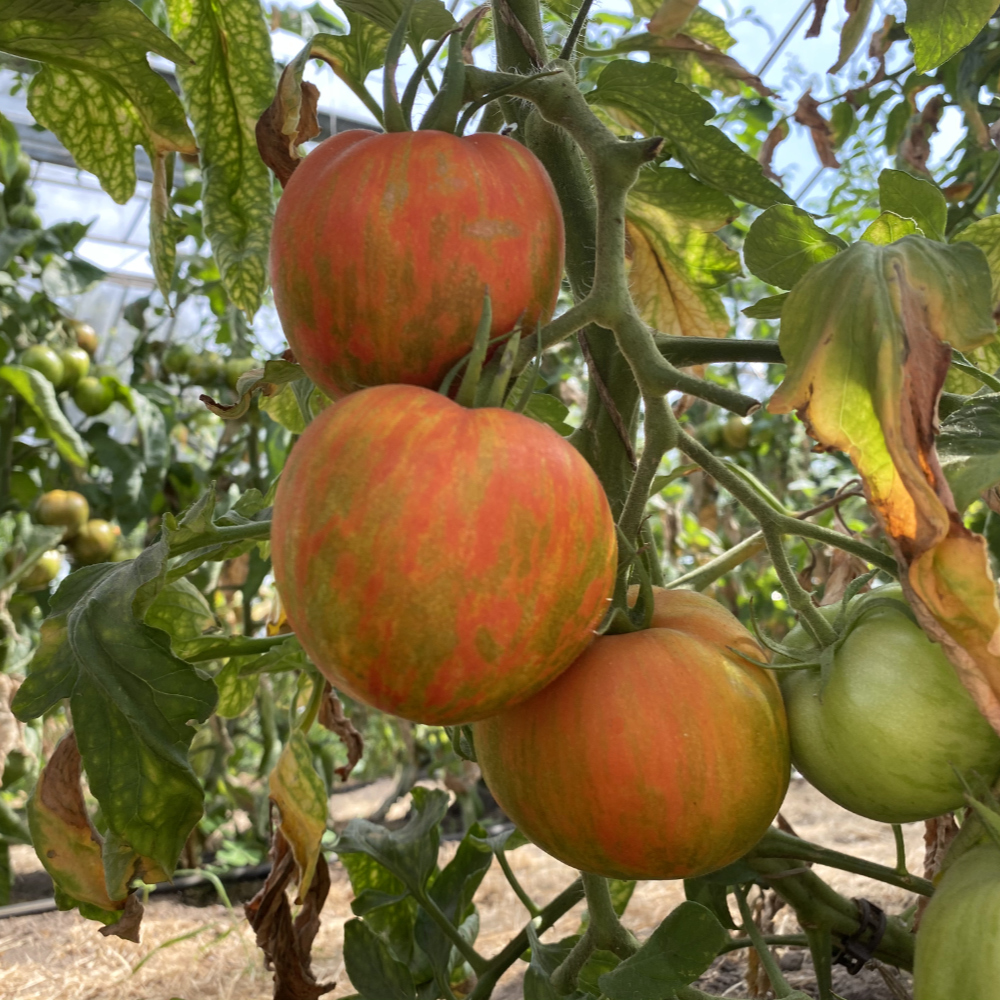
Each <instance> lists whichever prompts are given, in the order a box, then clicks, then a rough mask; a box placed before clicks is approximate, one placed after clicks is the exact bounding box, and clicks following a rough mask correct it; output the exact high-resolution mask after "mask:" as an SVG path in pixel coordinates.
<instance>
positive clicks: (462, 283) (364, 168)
mask: <svg viewBox="0 0 1000 1000" xmlns="http://www.w3.org/2000/svg"><path fill="white" fill-rule="evenodd" d="M562 266H563V223H562V214H561V213H560V210H559V203H558V201H557V199H556V194H555V191H554V189H553V187H552V183H551V181H550V180H549V177H548V174H547V173H546V172H545V168H544V167H543V166H542V165H541V163H540V162H539V161H538V160H537V159H536V158H535V156H534V154H533V153H531V152H530V151H529V150H528V149H526V148H525V147H524V146H522V145H521V144H520V143H518V142H515V141H514V140H513V139H508V138H506V137H505V136H501V135H493V134H491V133H478V134H476V135H470V136H466V137H464V138H459V137H457V136H454V135H450V134H449V133H447V132H436V131H424V132H394V133H390V134H388V135H377V134H375V133H373V132H368V131H366V130H362V129H358V130H355V131H350V132H343V133H341V134H340V135H337V136H334V137H332V138H330V139H327V140H326V141H325V142H323V143H321V144H320V145H319V146H318V147H317V148H316V149H315V150H313V152H311V153H310V154H309V155H308V156H307V157H306V158H305V160H304V161H303V162H302V163H301V164H300V165H299V167H298V168H297V169H296V171H295V173H294V174H292V177H291V179H290V180H289V182H288V186H287V187H286V188H285V191H284V194H283V195H282V196H281V201H280V203H279V205H278V211H277V214H276V216H275V220H274V230H273V233H272V235H271V281H272V284H273V286H274V301H275V305H276V306H277V309H278V315H279V316H280V317H281V324H282V326H283V327H284V330H285V335H286V336H287V337H288V342H289V344H290V345H291V348H292V351H293V352H294V354H295V358H296V360H297V361H299V362H300V363H301V364H302V366H303V367H304V368H305V370H306V372H307V373H308V374H309V377H310V378H311V379H313V381H314V382H316V384H317V385H319V386H320V387H321V388H322V389H323V390H324V392H326V393H327V394H328V395H331V396H333V397H334V398H337V397H339V396H343V395H345V394H346V393H349V392H353V391H354V390H356V389H359V388H364V387H365V386H372V385H383V384H385V383H389V382H405V383H408V384H411V385H422V386H427V387H430V388H437V386H438V385H439V384H440V382H441V379H442V378H443V377H444V375H445V374H446V373H447V372H448V370H449V369H450V368H451V367H452V366H453V365H454V364H455V362H457V361H458V360H459V359H460V358H462V357H463V356H464V355H465V354H467V353H468V352H469V350H471V348H472V341H473V337H474V335H475V332H476V326H477V325H478V323H479V318H480V315H481V312H482V308H483V293H484V291H486V290H487V289H488V290H489V294H490V300H491V304H492V308H493V326H492V335H498V334H501V333H506V332H507V331H509V330H511V329H513V327H514V326H515V325H516V324H517V322H518V320H519V319H521V318H523V323H524V326H525V329H526V330H531V329H533V328H534V325H535V323H536V322H539V321H540V322H545V321H546V320H547V319H548V318H549V317H550V316H551V315H552V310H553V309H554V307H555V303H556V297H557V295H558V293H559V283H560V280H561V278H562Z"/></svg>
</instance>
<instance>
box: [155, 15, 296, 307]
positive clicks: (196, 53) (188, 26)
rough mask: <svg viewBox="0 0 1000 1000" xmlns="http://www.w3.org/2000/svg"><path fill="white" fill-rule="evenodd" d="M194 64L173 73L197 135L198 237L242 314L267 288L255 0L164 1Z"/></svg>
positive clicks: (269, 67) (261, 78)
mask: <svg viewBox="0 0 1000 1000" xmlns="http://www.w3.org/2000/svg"><path fill="white" fill-rule="evenodd" d="M166 3H167V11H168V13H169V15H170V26H171V31H172V32H173V35H174V37H175V38H176V39H177V41H178V42H179V43H180V44H181V45H182V46H183V47H184V49H185V51H186V52H187V53H188V55H189V56H190V57H191V59H192V60H193V61H194V62H193V64H192V65H180V64H179V65H178V66H177V78H178V80H179V81H180V84H181V88H182V90H183V94H184V102H185V106H186V108H187V112H188V115H189V116H190V117H191V120H192V121H193V122H194V128H195V133H196V134H197V136H198V146H199V149H200V159H201V167H202V171H203V173H204V186H203V189H202V201H203V217H204V226H205V234H206V235H207V236H208V238H209V240H210V241H211V244H212V253H213V255H214V257H215V261H216V263H217V264H218V266H219V272H220V274H221V275H222V281H223V284H224V285H225V288H226V291H227V292H228V293H229V297H230V298H231V299H232V301H233V303H234V304H235V305H236V306H237V307H238V308H239V309H242V310H243V311H244V312H245V313H247V314H248V315H253V314H254V313H255V312H256V311H257V309H258V307H259V306H260V300H261V295H262V294H263V292H264V288H265V287H266V285H267V250H268V242H269V240H270V234H271V219H272V215H273V198H272V194H271V175H270V173H269V172H268V169H267V167H266V166H265V165H264V161H263V160H261V158H260V156H259V155H258V153H257V142H256V137H255V127H256V125H257V119H258V118H260V116H261V115H262V114H263V113H264V111H265V109H266V108H267V106H268V105H269V104H270V103H271V99H272V98H273V96H274V89H275V85H276V83H277V77H276V74H275V69H274V60H273V58H272V55H271V39H270V36H269V34H268V30H267V25H266V24H265V23H264V18H263V15H262V11H261V6H260V3H259V2H258V0H226V2H225V3H224V4H220V3H216V2H213V0H166Z"/></svg>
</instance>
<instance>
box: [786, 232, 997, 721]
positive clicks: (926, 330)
mask: <svg viewBox="0 0 1000 1000" xmlns="http://www.w3.org/2000/svg"><path fill="white" fill-rule="evenodd" d="M994 329H995V325H994V322H993V318H992V295H991V290H990V274H989V268H988V266H987V263H986V259H985V257H984V256H983V254H982V251H980V250H979V249H978V247H974V246H972V245H970V244H967V243H957V244H953V245H951V246H945V245H943V244H940V243H936V242H933V241H931V240H926V239H922V238H920V237H915V236H907V237H905V238H904V239H901V240H899V241H898V242H896V243H892V244H890V245H888V246H877V245H875V244H872V243H866V242H861V243H856V244H855V245H854V246H852V247H850V248H848V249H847V250H844V251H843V252H842V253H839V254H837V255H836V256H835V257H833V258H831V259H830V260H827V261H824V262H823V263H821V264H817V265H816V266H815V267H813V268H812V269H810V271H809V272H808V273H807V274H806V275H805V276H804V277H803V278H802V280H801V281H799V283H798V284H797V285H796V286H795V288H794V289H793V290H792V292H791V294H790V295H789V297H788V301H787V302H786V303H785V306H784V308H783V310H782V329H781V335H780V343H781V352H782V355H783V357H784V358H785V360H786V361H787V363H788V372H787V375H786V378H785V381H784V382H783V383H782V385H781V386H780V387H779V388H778V391H777V392H776V393H775V395H774V397H773V398H772V400H771V402H770V404H769V409H770V410H771V412H773V413H787V412H790V411H792V410H795V411H797V412H798V414H799V416H800V417H801V418H802V420H803V421H804V422H805V423H806V426H807V428H808V429H809V433H810V434H811V435H812V436H813V437H814V438H816V439H817V440H818V441H819V442H820V443H821V444H822V445H823V446H824V447H826V448H831V449H839V450H842V451H846V452H847V453H848V454H849V455H850V457H851V461H852V462H853V463H854V465H855V467H856V468H857V470H858V472H859V473H860V474H861V477H862V479H863V481H864V486H865V493H866V495H867V497H868V501H869V504H870V506H871V507H872V509H873V511H874V512H875V514H876V516H877V518H878V520H879V522H880V524H881V526H882V528H883V529H884V530H885V532H886V534H887V535H888V538H889V542H890V544H891V545H892V548H893V551H894V553H895V555H896V559H897V561H898V562H899V565H900V570H901V580H900V582H901V583H902V585H903V589H904V592H905V593H906V596H907V599H908V600H909V602H910V604H911V606H912V607H913V610H914V613H915V614H916V616H917V619H918V620H919V622H920V624H921V626H922V627H923V629H924V630H925V631H926V632H927V634H928V635H929V636H930V637H931V639H933V640H934V641H935V642H939V643H940V644H941V646H942V647H943V649H944V650H945V652H946V654H947V655H948V658H949V659H950V660H951V662H952V663H953V664H954V665H955V667H956V669H957V671H958V674H959V676H960V677H961V679H962V682H963V683H964V684H965V686H966V687H967V688H968V689H969V691H970V692H971V693H972V695H973V697H974V698H975V699H976V703H977V704H978V706H979V708H980V710H981V711H982V712H983V714H984V715H985V716H986V717H987V718H988V719H989V721H990V723H991V724H992V725H993V727H994V728H995V729H997V731H998V732H1000V606H998V604H997V595H996V585H995V583H994V581H993V579H992V578H991V574H990V569H989V561H988V556H987V550H986V543H985V540H984V539H983V538H982V537H981V536H978V535H974V534H972V533H971V532H970V531H968V530H967V529H966V528H965V526H964V524H963V523H962V519H961V516H960V515H959V513H958V511H957V510H956V506H955V501H954V498H953V496H952V492H951V488H950V487H949V485H948V482H947V480H946V478H945V476H944V473H943V472H942V469H941V464H940V462H939V461H938V456H937V453H936V450H935V444H934V434H935V429H936V428H935V425H936V418H937V402H938V396H939V394H940V392H941V386H942V385H943V383H944V379H945V376H946V374H947V372H948V367H949V365H950V363H951V352H952V348H953V347H954V348H956V349H958V350H960V351H963V352H964V351H966V350H972V349H974V348H976V347H978V346H979V345H981V344H983V343H986V342H988V341H989V340H990V339H991V338H992V337H993V334H994Z"/></svg>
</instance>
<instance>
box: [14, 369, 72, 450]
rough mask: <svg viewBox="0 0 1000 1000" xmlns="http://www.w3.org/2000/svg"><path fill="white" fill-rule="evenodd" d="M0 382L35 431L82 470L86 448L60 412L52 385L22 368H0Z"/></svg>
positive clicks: (38, 375) (36, 374)
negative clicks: (20, 403)
mask: <svg viewBox="0 0 1000 1000" xmlns="http://www.w3.org/2000/svg"><path fill="white" fill-rule="evenodd" d="M0 379H2V380H3V381H4V382H6V383H7V384H8V385H9V386H10V387H11V388H12V389H13V390H14V391H15V392H16V393H17V394H18V395H19V396H20V397H21V398H22V399H23V400H24V401H25V402H26V403H27V404H28V406H30V407H31V409H32V411H33V412H34V414H35V416H36V417H37V418H38V422H39V426H38V429H39V430H40V431H41V433H42V434H45V435H46V436H47V437H50V438H51V439H52V443H53V444H54V445H55V446H56V451H58V452H59V454H60V455H61V456H62V457H63V458H64V459H65V460H66V461H67V462H69V463H70V464H71V465H76V466H79V467H81V468H85V467H86V465H87V446H86V445H85V444H84V442H83V439H82V438H81V437H80V435H79V434H77V432H76V430H75V428H74V427H73V425H72V424H71V423H70V422H69V421H68V420H67V419H66V415H65V414H64V413H63V411H62V410H61V409H60V407H59V402H58V400H57V399H56V392H55V389H54V388H53V387H52V383H51V382H50V381H49V380H48V379H47V378H46V377H45V376H44V375H42V374H41V372H36V371H35V370H34V369H33V368H25V367H24V366H23V365H4V366H3V367H0Z"/></svg>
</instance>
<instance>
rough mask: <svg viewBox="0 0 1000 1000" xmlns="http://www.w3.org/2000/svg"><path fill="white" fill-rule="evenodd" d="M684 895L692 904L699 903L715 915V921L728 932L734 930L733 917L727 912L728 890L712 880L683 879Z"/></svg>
mask: <svg viewBox="0 0 1000 1000" xmlns="http://www.w3.org/2000/svg"><path fill="white" fill-rule="evenodd" d="M684 895H685V896H686V897H687V898H688V899H690V900H691V901H692V902H694V903H701V905H702V906H704V907H705V908H706V909H709V910H711V911H712V913H713V914H715V919H716V920H718V921H719V923H720V924H722V926H723V927H726V928H728V929H729V930H736V923H735V922H734V921H733V915H732V914H731V913H730V912H729V902H728V897H729V888H728V886H725V885H722V884H721V883H719V882H716V881H714V880H712V879H706V878H686V879H684Z"/></svg>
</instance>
